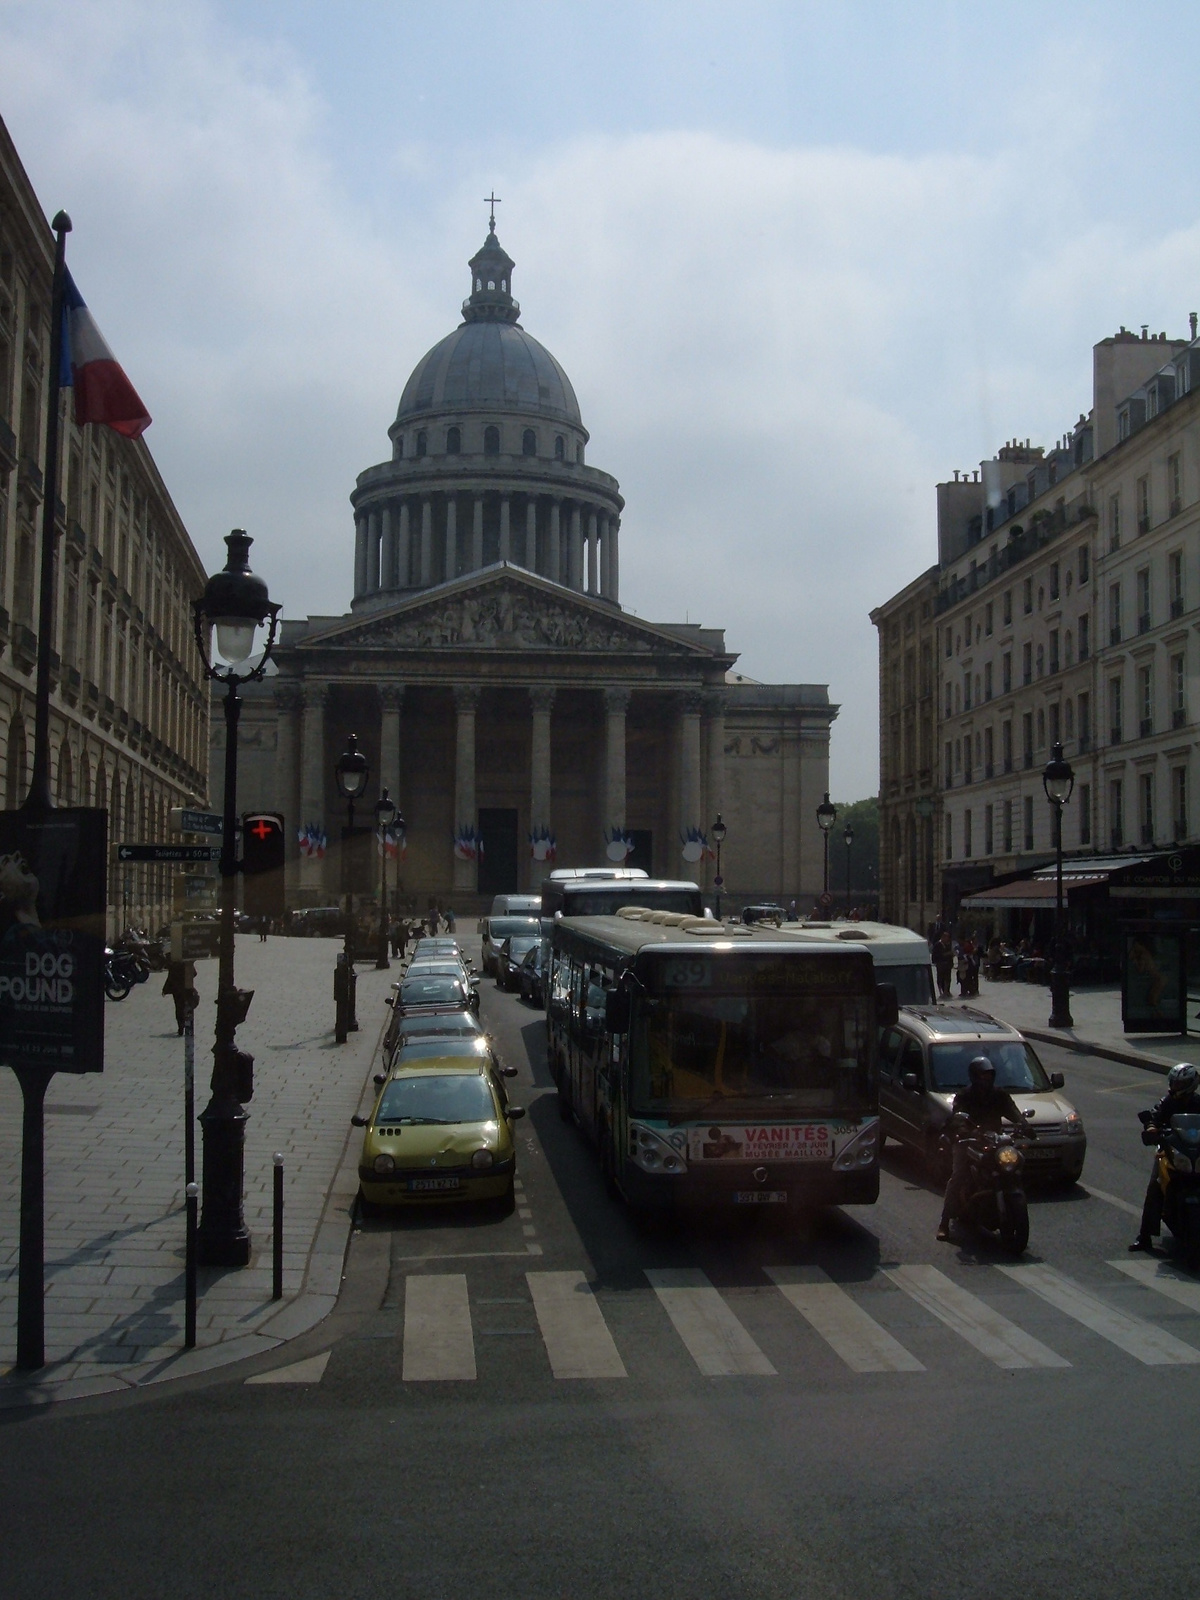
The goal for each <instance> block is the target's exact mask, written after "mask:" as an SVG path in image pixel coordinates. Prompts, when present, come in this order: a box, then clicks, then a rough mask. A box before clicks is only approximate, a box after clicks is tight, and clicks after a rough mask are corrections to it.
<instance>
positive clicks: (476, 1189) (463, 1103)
mask: <svg viewBox="0 0 1200 1600" xmlns="http://www.w3.org/2000/svg"><path fill="white" fill-rule="evenodd" d="M524 1115H525V1109H524V1107H523V1106H514V1105H510V1104H509V1102H508V1095H507V1094H506V1093H505V1089H504V1083H503V1080H502V1079H501V1078H500V1076H499V1074H498V1073H496V1072H495V1071H494V1070H493V1069H492V1067H491V1066H490V1065H489V1064H487V1063H486V1062H467V1061H452V1062H443V1063H441V1064H440V1065H438V1066H429V1067H401V1068H399V1069H398V1070H396V1071H394V1072H393V1073H392V1074H391V1076H390V1077H389V1078H388V1079H387V1081H386V1083H385V1084H384V1085H383V1087H382V1088H381V1089H380V1091H379V1098H378V1100H377V1101H376V1102H375V1108H374V1110H373V1111H372V1113H371V1115H370V1116H369V1117H354V1118H353V1122H354V1125H355V1126H356V1127H360V1128H363V1129H365V1132H364V1134H363V1145H362V1154H361V1155H360V1157H359V1163H358V1182H359V1195H360V1197H361V1201H362V1204H363V1209H364V1210H366V1209H367V1208H369V1207H371V1206H377V1205H388V1206H402V1205H414V1204H415V1205H423V1204H428V1203H429V1202H431V1201H450V1202H455V1203H460V1204H461V1203H462V1202H463V1201H470V1200H491V1201H493V1202H495V1203H496V1204H498V1205H499V1207H500V1208H501V1210H503V1211H511V1210H512V1209H513V1204H514V1199H515V1196H514V1186H513V1178H514V1176H515V1173H516V1166H517V1151H516V1143H515V1141H514V1139H513V1131H512V1125H513V1123H514V1122H515V1121H517V1119H518V1118H519V1117H523V1116H524Z"/></svg>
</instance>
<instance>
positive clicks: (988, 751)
mask: <svg viewBox="0 0 1200 1600" xmlns="http://www.w3.org/2000/svg"><path fill="white" fill-rule="evenodd" d="M994 771H995V752H994V747H993V737H992V730H991V729H990V728H985V729H984V730H983V775H984V777H985V778H990V777H992V776H993V774H994ZM988 854H989V855H990V854H991V851H990V850H989V851H988Z"/></svg>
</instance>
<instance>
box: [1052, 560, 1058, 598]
mask: <svg viewBox="0 0 1200 1600" xmlns="http://www.w3.org/2000/svg"><path fill="white" fill-rule="evenodd" d="M1050 598H1051V600H1057V599H1058V562H1057V561H1052V562H1051V563H1050Z"/></svg>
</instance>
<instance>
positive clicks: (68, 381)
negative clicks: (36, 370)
mask: <svg viewBox="0 0 1200 1600" xmlns="http://www.w3.org/2000/svg"><path fill="white" fill-rule="evenodd" d="M58 381H59V384H60V386H61V387H62V388H64V389H66V388H70V387H72V386H73V387H74V389H75V421H76V422H78V423H80V424H82V423H85V422H103V423H106V424H107V426H108V427H110V428H111V429H112V430H113V432H114V433H120V434H124V436H125V438H126V439H140V438H141V436H142V434H143V433H145V431H146V429H147V428H148V427H149V426H150V420H151V419H150V413H149V412H148V411H147V410H146V407H145V406H144V405H143V403H142V401H141V398H140V397H139V395H138V392H137V390H136V389H135V388H134V387H133V385H132V384H131V383H130V381H129V379H128V378H127V377H126V376H125V373H124V371H123V370H122V368H121V365H120V363H119V362H118V361H117V359H116V357H115V356H114V355H113V353H112V351H111V350H110V349H109V348H108V345H107V344H106V343H105V342H104V335H103V334H102V333H101V332H100V329H99V328H98V327H97V326H96V323H95V321H94V319H93V317H92V313H91V312H90V311H89V310H88V308H87V304H86V303H85V301H84V298H83V296H82V295H81V294H80V292H79V290H78V289H77V288H76V287H75V280H74V278H72V276H71V274H70V273H69V272H68V273H67V274H66V277H65V280H64V282H63V351H62V368H61V371H60V373H59V380H58Z"/></svg>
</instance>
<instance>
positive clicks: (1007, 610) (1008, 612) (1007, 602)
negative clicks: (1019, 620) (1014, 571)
mask: <svg viewBox="0 0 1200 1600" xmlns="http://www.w3.org/2000/svg"><path fill="white" fill-rule="evenodd" d="M1011 622H1012V590H1011V589H1006V590H1005V591H1004V626H1005V627H1006V628H1007V627H1008V625H1009V624H1010V623H1011Z"/></svg>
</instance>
